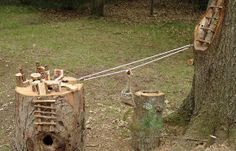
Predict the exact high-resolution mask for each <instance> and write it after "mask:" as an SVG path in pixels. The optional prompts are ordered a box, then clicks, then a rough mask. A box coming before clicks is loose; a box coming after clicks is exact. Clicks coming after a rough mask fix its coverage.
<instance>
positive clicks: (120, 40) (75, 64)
mask: <svg viewBox="0 0 236 151" xmlns="http://www.w3.org/2000/svg"><path fill="white" fill-rule="evenodd" d="M45 16H47V15H46V14H44V13H42V12H39V11H37V10H35V9H33V8H30V7H22V6H19V7H16V6H0V82H1V87H0V92H2V93H0V106H1V104H3V103H5V102H6V101H8V100H7V99H6V96H7V95H8V94H10V95H11V96H12V98H13V96H14V95H13V94H14V90H13V88H14V74H15V73H16V72H18V71H17V68H18V67H19V65H23V66H24V67H25V69H26V71H27V72H32V70H33V69H34V63H35V61H36V60H39V61H40V62H41V63H42V64H48V65H49V67H50V68H51V69H53V68H63V69H65V71H66V73H67V75H70V76H75V77H80V76H82V75H85V74H88V73H92V72H95V71H99V70H102V69H106V68H109V67H113V66H116V65H119V64H123V63H127V62H130V61H134V60H136V59H140V58H143V57H147V56H150V55H153V54H156V53H160V52H163V51H165V50H169V49H172V48H176V47H179V46H182V45H186V44H189V43H191V39H192V31H193V28H194V24H193V23H183V22H179V21H169V22H168V21H166V22H160V23H158V24H157V25H154V24H138V25H135V24H133V25H126V24H122V23H119V22H109V21H107V20H106V19H104V18H101V19H93V18H89V17H77V18H72V19H68V20H67V21H61V20H56V21H55V20H50V17H45ZM191 57H192V52H191V51H186V52H184V53H181V54H178V55H176V56H173V57H170V58H168V59H165V60H163V61H160V62H159V63H155V64H152V65H149V66H146V67H145V68H142V69H139V70H136V71H134V76H133V89H134V90H140V89H153V90H161V91H163V92H164V93H166V97H167V99H168V100H170V102H171V103H172V105H173V106H174V107H177V106H178V105H179V104H180V103H181V101H182V100H183V98H185V97H186V96H187V94H188V91H189V90H190V86H191V80H192V73H193V67H192V66H188V65H187V64H186V60H187V59H189V58H191ZM125 82H126V81H125V79H124V76H123V75H118V76H114V77H112V78H111V77H110V78H104V79H98V80H94V81H92V82H86V83H85V89H86V100H87V108H88V109H90V110H96V109H97V106H96V105H95V104H96V103H97V102H102V103H103V104H104V106H105V107H107V108H109V106H115V107H120V104H119V95H120V94H119V93H120V91H121V90H122V89H123V87H124V86H125ZM6 90H7V91H6ZM94 102H95V103H94ZM121 108H122V109H124V107H121ZM11 111H14V109H11ZM98 112H99V111H98ZM122 113H123V112H122ZM6 115H8V114H6ZM10 115H12V112H10V114H9V115H8V116H10ZM97 116H99V115H97ZM107 116H108V119H109V118H120V119H122V114H121V115H120V114H118V112H117V111H113V110H112V111H111V112H109V113H108V114H107ZM4 118H5V117H1V116H0V121H3V119H4ZM94 118H97V117H96V116H95V117H94ZM99 120H101V122H102V119H99ZM9 121H10V119H9ZM0 123H3V122H0ZM6 124H7V122H6ZM1 125H4V124H1ZM5 126H6V125H5ZM3 127H4V126H3ZM3 135H7V134H6V133H4V134H3ZM8 139H10V138H8ZM2 142H4V141H3V140H2V139H1V138H0V144H2Z"/></svg>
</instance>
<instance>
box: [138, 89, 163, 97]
mask: <svg viewBox="0 0 236 151" xmlns="http://www.w3.org/2000/svg"><path fill="white" fill-rule="evenodd" d="M135 95H137V96H147V97H152V96H153V97H158V96H163V95H165V94H164V93H162V92H160V91H147V90H144V91H138V92H136V93H135Z"/></svg>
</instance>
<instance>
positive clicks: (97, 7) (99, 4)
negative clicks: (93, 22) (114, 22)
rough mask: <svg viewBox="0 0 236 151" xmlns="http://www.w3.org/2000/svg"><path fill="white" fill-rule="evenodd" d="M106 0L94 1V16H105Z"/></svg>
mask: <svg viewBox="0 0 236 151" xmlns="http://www.w3.org/2000/svg"><path fill="white" fill-rule="evenodd" d="M104 4H105V1H104V0H92V15H95V16H103V15H104Z"/></svg>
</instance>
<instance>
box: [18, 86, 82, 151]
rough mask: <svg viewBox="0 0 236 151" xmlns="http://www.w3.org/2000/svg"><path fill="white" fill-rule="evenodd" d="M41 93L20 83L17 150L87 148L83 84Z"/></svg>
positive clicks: (35, 150) (54, 150)
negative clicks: (69, 88)
mask: <svg viewBox="0 0 236 151" xmlns="http://www.w3.org/2000/svg"><path fill="white" fill-rule="evenodd" d="M75 86H76V87H77V90H75V91H73V92H72V91H69V90H65V89H64V90H62V91H61V92H53V93H50V94H47V95H45V96H39V95H38V93H36V92H33V91H32V90H31V87H16V97H15V99H16V113H15V120H16V135H15V143H14V147H13V148H14V150H16V151H83V150H84V135H85V134H84V133H85V125H84V124H85V119H84V118H85V117H84V116H85V109H84V94H83V85H80V84H76V85H75Z"/></svg>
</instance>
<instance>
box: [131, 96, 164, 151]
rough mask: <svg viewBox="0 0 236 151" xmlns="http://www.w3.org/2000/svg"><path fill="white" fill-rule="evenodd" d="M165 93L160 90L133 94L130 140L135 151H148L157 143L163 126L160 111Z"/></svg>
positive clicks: (161, 110)
mask: <svg viewBox="0 0 236 151" xmlns="http://www.w3.org/2000/svg"><path fill="white" fill-rule="evenodd" d="M164 100H165V95H164V93H161V92H153V91H138V92H136V93H135V95H134V102H135V105H136V106H135V107H134V116H133V123H132V124H131V133H132V142H131V145H132V147H133V149H134V150H135V151H148V150H151V149H154V148H156V147H157V146H158V145H159V135H160V130H161V128H162V126H163V122H162V112H163V109H164Z"/></svg>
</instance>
